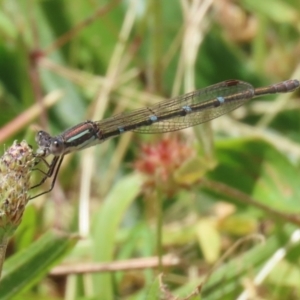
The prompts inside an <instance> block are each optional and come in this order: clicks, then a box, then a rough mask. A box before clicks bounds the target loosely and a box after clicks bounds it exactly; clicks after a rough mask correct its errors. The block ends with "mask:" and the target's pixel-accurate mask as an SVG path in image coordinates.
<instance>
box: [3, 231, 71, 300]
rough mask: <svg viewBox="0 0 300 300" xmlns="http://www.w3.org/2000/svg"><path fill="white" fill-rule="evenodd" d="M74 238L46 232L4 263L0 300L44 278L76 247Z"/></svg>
mask: <svg viewBox="0 0 300 300" xmlns="http://www.w3.org/2000/svg"><path fill="white" fill-rule="evenodd" d="M76 241H77V238H75V237H74V236H73V237H72V236H66V235H58V234H55V233H53V232H48V233H46V234H45V235H43V236H42V237H41V238H40V239H39V240H37V241H36V242H34V243H33V244H32V245H31V246H30V247H28V248H26V249H24V250H22V251H20V252H18V253H16V254H15V255H13V256H12V257H10V258H9V259H8V260H7V261H6V262H5V263H4V268H3V274H2V279H1V284H0V295H1V300H5V299H7V300H9V299H12V297H14V296H17V295H19V294H20V293H21V292H23V291H25V290H28V289H29V288H30V287H32V286H33V285H34V284H35V283H37V282H38V280H40V279H41V278H42V277H44V276H45V275H46V274H47V272H48V271H49V270H50V268H51V267H53V266H54V265H55V264H56V263H57V262H58V261H59V260H61V259H62V258H63V257H64V256H65V255H66V254H67V253H68V252H69V251H70V250H71V249H72V248H73V247H74V245H75V244H76Z"/></svg>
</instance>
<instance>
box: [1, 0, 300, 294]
mask: <svg viewBox="0 0 300 300" xmlns="http://www.w3.org/2000/svg"><path fill="white" fill-rule="evenodd" d="M0 36H1V38H0V123H1V129H0V140H1V143H2V144H3V145H10V144H11V143H12V142H13V141H14V140H15V139H18V140H23V139H26V140H27V141H28V142H29V143H30V144H32V146H33V147H34V148H36V144H35V141H34V135H35V133H36V131H37V130H38V129H39V128H42V129H44V130H46V131H48V132H50V133H51V134H53V135H56V134H59V133H60V132H62V131H63V130H65V129H66V128H68V127H70V126H72V125H75V124H77V123H79V122H81V121H84V120H86V119H93V120H100V119H103V118H106V117H110V116H112V115H113V114H117V113H121V112H123V111H128V110H132V109H135V108H138V107H144V106H146V105H151V104H153V103H156V102H158V101H161V100H163V99H165V98H170V97H172V96H176V95H179V94H182V93H186V92H189V91H192V90H195V89H199V88H204V87H206V86H208V85H211V84H214V83H217V82H220V81H223V80H226V79H239V80H243V81H247V82H249V83H251V84H252V85H253V86H255V87H258V86H263V85H268V84H272V83H275V82H278V81H283V80H286V79H289V78H295V79H297V78H298V79H300V67H299V66H300V65H299V57H300V42H299V41H300V39H299V37H300V2H299V1H297V0H288V1H286V0H264V1H258V0H241V1H229V0H228V1H225V0H224V1H209V0H206V1H200V0H190V1H186V0H182V1H179V0H174V1H171V0H169V1H158V0H144V1H142V0H136V1H134V0H132V1H130V0H128V1H116V0H114V1H100V0H99V1H94V0H90V1H85V0H78V1H71V0H65V1H61V0H48V1H16V0H4V1H1V10H0ZM299 108H300V105H299V93H298V92H295V93H293V94H285V95H272V96H265V97H263V98H260V99H255V100H253V101H250V102H249V103H247V104H245V105H244V106H243V107H242V108H240V109H239V110H237V111H235V112H233V113H231V114H229V115H226V116H223V117H221V118H219V119H216V120H214V121H213V122H211V123H208V124H204V125H200V126H198V127H197V128H195V129H193V130H192V129H189V130H186V131H184V132H181V133H172V134H166V135H164V136H155V135H151V136H147V135H138V134H130V133H126V134H124V135H123V136H122V137H119V138H116V139H112V140H109V141H106V142H105V143H103V144H102V145H99V146H97V147H94V148H92V149H87V150H85V151H82V152H81V153H76V154H72V155H68V156H66V158H65V159H64V163H63V165H62V168H61V170H60V173H59V179H58V182H57V184H56V186H55V188H54V190H53V191H52V192H51V193H49V194H47V195H45V196H42V197H39V198H36V199H34V200H32V201H31V202H30V204H29V205H28V207H27V209H26V212H25V215H24V217H23V222H22V224H21V226H20V227H19V228H18V231H17V232H16V234H15V236H14V237H13V239H12V240H11V242H10V245H9V248H8V252H7V261H6V263H5V264H4V270H3V276H2V281H1V282H0V299H104V300H110V299H132V300H133V299H159V298H160V299H173V298H172V295H176V296H178V297H182V298H180V299H198V298H200V297H201V298H203V299H222V300H224V299H246V298H243V297H245V295H246V294H245V293H252V295H254V296H255V297H257V298H258V297H261V298H264V299H299V298H300V294H299V291H300V284H299V283H300V272H299V244H298V239H297V227H298V226H299V220H298V215H299V212H300V170H299V157H300V146H299V142H300V137H299V136H300V135H299V132H300V110H299ZM212 123H213V124H212ZM212 128H213V130H212ZM3 148H5V146H3ZM39 176H40V174H38V172H33V178H32V179H33V181H36V180H38V177H39ZM46 185H47V184H46ZM45 188H46V186H43V187H41V190H40V191H42V189H45ZM34 192H39V191H32V193H34ZM54 229H55V230H54ZM57 231H58V232H57ZM298 235H299V233H298ZM292 237H293V238H294V239H292ZM279 251H281V252H279ZM278 253H284V255H283V257H282V258H281V259H279V260H278V261H277V260H276V254H278ZM156 255H159V256H160V257H162V263H163V264H164V267H162V266H158V263H157V261H156V260H155V259H153V257H155V256H156ZM170 255H172V257H171V256H170ZM120 261H122V262H123V265H120V264H117V262H120ZM62 263H63V265H62V267H61V269H60V270H62V273H61V275H60V276H58V275H57V272H58V269H55V268H54V267H57V266H59V265H60V264H62ZM66 263H68V267H70V269H68V267H66ZM84 263H89V264H88V265H84ZM104 263H107V264H104ZM153 265H154V266H155V268H153ZM151 266H152V267H151ZM93 267H95V268H96V267H97V268H98V272H96V273H91V269H92V268H93ZM53 268H54V269H53ZM110 268H112V269H113V270H114V271H113V272H105V270H108V269H110ZM51 270H52V271H51ZM75 270H77V271H78V270H79V271H80V272H81V273H83V274H79V275H74V272H75ZM262 270H263V271H264V272H262ZM80 272H79V273H80ZM160 273H163V274H164V277H163V279H161V278H160V277H159V276H158V275H159V274H160ZM262 273H263V274H264V275H262ZM49 274H51V275H49ZM197 289H198V290H201V292H200V295H201V296H199V295H198V296H195V294H196V293H194V292H196V290H197ZM174 297H175V296H174ZM184 297H187V298H184ZM238 297H240V298H238ZM174 299H175V298H174Z"/></svg>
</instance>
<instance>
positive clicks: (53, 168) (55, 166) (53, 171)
mask: <svg viewBox="0 0 300 300" xmlns="http://www.w3.org/2000/svg"><path fill="white" fill-rule="evenodd" d="M63 158H64V155H61V156H54V157H53V159H52V161H51V163H50V164H49V163H48V162H47V160H46V159H45V158H44V157H39V161H38V162H37V164H39V163H40V162H43V163H44V164H45V165H46V167H47V171H43V170H42V169H40V168H34V169H33V171H39V172H41V173H42V174H43V175H44V176H43V177H42V179H41V180H40V181H39V182H38V183H37V184H35V185H33V186H32V187H30V189H31V190H32V189H35V188H37V187H39V186H41V185H42V184H43V183H44V182H45V181H46V180H47V179H48V178H52V181H51V184H50V188H49V189H48V190H45V191H43V192H41V193H39V194H36V195H34V196H32V197H30V198H29V200H32V199H34V198H37V197H39V196H41V195H44V194H47V193H49V192H51V191H52V189H53V187H54V185H55V181H56V178H57V174H58V171H59V168H60V166H61V163H62V161H63Z"/></svg>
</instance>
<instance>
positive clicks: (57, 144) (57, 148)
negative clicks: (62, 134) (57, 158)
mask: <svg viewBox="0 0 300 300" xmlns="http://www.w3.org/2000/svg"><path fill="white" fill-rule="evenodd" d="M63 151H64V143H63V142H62V141H60V140H59V139H53V141H52V143H51V145H50V153H52V154H54V155H60V154H62V152H63Z"/></svg>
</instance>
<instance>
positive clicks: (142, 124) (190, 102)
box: [31, 79, 300, 199]
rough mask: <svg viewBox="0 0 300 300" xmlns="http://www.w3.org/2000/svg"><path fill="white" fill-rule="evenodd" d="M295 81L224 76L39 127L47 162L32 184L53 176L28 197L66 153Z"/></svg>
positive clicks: (184, 122)
mask: <svg viewBox="0 0 300 300" xmlns="http://www.w3.org/2000/svg"><path fill="white" fill-rule="evenodd" d="M299 85H300V83H299V81H298V80H296V79H294V80H287V81H283V82H280V83H276V84H273V85H270V86H267V87H261V88H254V87H253V86H252V85H251V84H249V83H247V82H243V81H240V80H226V81H223V82H220V83H217V84H215V85H212V86H209V87H206V88H204V89H200V90H197V91H194V92H191V93H188V94H185V95H182V96H179V97H176V98H173V99H170V100H166V101H162V102H159V103H157V104H155V105H153V106H149V107H145V108H141V109H137V110H134V111H132V112H129V113H124V114H119V115H116V116H113V117H110V118H107V119H104V120H101V121H85V122H82V123H80V124H78V125H75V126H74V127H71V128H69V129H67V130H66V131H64V132H63V133H61V134H59V135H57V136H54V137H52V136H51V135H50V134H48V133H47V132H45V131H39V132H38V133H37V136H36V142H37V143H38V146H39V148H38V150H37V152H36V156H37V157H39V158H40V159H41V160H43V161H44V162H45V163H46V164H47V166H48V170H47V172H45V173H44V177H43V178H42V180H41V181H40V182H39V183H38V184H36V185H35V186H33V187H32V188H36V187H38V186H40V185H42V184H43V183H44V182H45V181H46V179H47V178H51V177H53V179H52V182H51V186H50V188H49V189H48V190H46V191H44V192H42V193H40V194H38V195H35V196H34V197H32V198H31V199H33V198H36V197H38V196H40V195H43V194H45V193H48V192H50V191H51V190H52V189H53V187H54V184H55V180H56V178H57V174H58V171H59V168H60V166H61V163H62V161H63V159H64V156H65V155H66V154H68V153H71V152H74V151H79V150H82V149H85V148H88V147H91V146H94V145H97V144H100V143H102V142H103V141H105V140H107V139H109V138H112V137H116V136H119V135H120V134H122V133H125V132H127V131H134V132H139V133H163V132H170V131H175V130H180V129H183V128H187V127H192V126H195V125H198V124H200V123H204V122H207V121H209V120H212V119H215V118H217V117H219V116H221V115H223V114H226V113H228V112H230V111H232V110H234V109H236V108H237V107H239V106H241V105H242V104H244V103H245V102H247V101H248V100H250V99H252V98H255V97H258V96H261V95H266V94H275V93H287V92H291V91H294V90H295V89H297V88H298V87H299ZM49 155H53V156H54V157H53V159H52V161H51V163H50V164H48V163H47V161H46V160H45V158H46V157H47V156H49Z"/></svg>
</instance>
